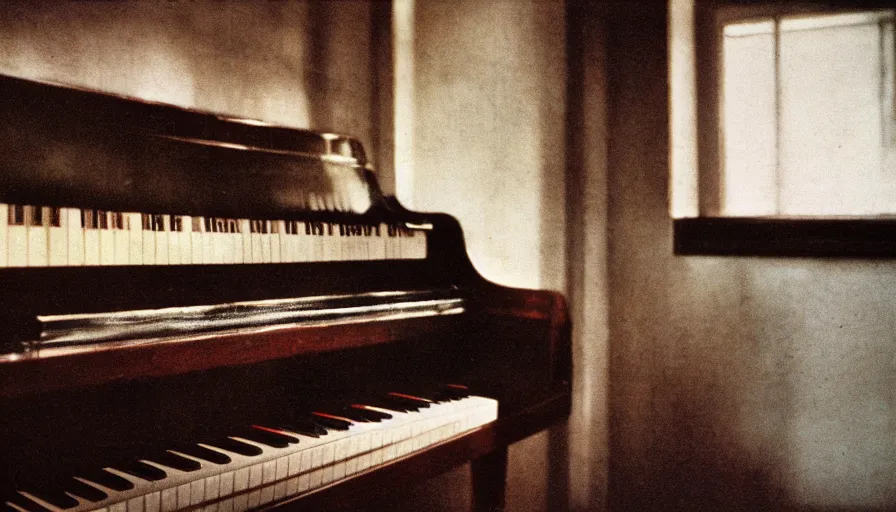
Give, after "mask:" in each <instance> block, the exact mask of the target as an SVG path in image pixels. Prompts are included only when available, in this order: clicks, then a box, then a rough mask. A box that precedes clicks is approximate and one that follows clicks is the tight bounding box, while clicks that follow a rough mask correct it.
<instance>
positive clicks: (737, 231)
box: [670, 0, 896, 256]
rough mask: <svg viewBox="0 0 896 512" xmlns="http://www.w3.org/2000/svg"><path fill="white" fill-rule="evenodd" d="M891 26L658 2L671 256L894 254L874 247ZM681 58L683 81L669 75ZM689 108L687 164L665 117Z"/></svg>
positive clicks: (775, 9) (892, 168)
mask: <svg viewBox="0 0 896 512" xmlns="http://www.w3.org/2000/svg"><path fill="white" fill-rule="evenodd" d="M688 9H690V13H689V12H687V10H688ZM682 10H684V11H686V12H684V13H682ZM894 20H896V11H894V10H893V9H865V10H851V11H848V10H834V9H831V8H822V7H818V6H814V7H812V6H810V7H806V6H805V5H802V6H799V7H796V6H794V5H792V4H783V5H780V4H774V5H772V4H768V5H766V4H755V3H750V4H744V3H742V2H718V1H712V0H706V1H698V3H697V4H696V6H694V4H693V2H692V1H687V0H681V1H677V0H673V1H672V2H670V83H671V87H672V89H673V90H672V92H671V101H672V109H673V113H672V127H671V129H672V132H673V133H672V135H673V141H672V148H673V149H672V153H673V154H672V155H671V157H672V158H671V160H672V162H673V166H675V165H678V167H679V169H677V170H675V169H673V180H672V207H673V216H675V217H679V218H681V220H679V221H676V250H677V251H678V252H679V253H685V254H691V253H711V254H774V255H785V254H796V255H832V256H833V255H896V248H887V247H886V246H887V245H896V244H888V243H885V241H884V240H881V239H880V237H881V236H882V235H886V236H891V237H896V228H894V224H896V220H894V219H896V71H894V69H896V37H894ZM686 23H690V25H689V27H684V28H683V27H682V24H686ZM676 24H677V25H678V26H676ZM688 30H690V31H693V32H692V33H689V32H688ZM687 44H690V45H691V46H692V47H693V48H691V50H690V54H688V53H687V51H685V50H686V48H683V47H684V46H686V45H687ZM686 59H691V60H692V62H685V64H686V65H685V66H683V67H684V68H688V66H690V68H689V69H685V71H689V72H690V73H691V74H692V75H691V76H690V77H685V78H682V77H681V76H676V73H679V75H680V73H681V69H678V70H676V66H678V67H679V68H681V67H682V62H683V61H685V60H686ZM689 80H692V83H691V84H690V85H691V90H692V91H697V93H696V94H691V95H690V98H689V97H688V96H687V95H682V94H681V89H682V88H684V89H687V85H688V84H689ZM683 85H684V87H683ZM676 87H677V88H678V89H679V91H678V94H676V90H675V89H676ZM695 96H696V98H697V104H696V105H695V106H693V107H691V108H693V112H692V114H693V115H692V116H691V117H692V119H693V121H694V122H695V124H696V127H695V128H694V129H693V130H692V131H691V132H690V133H691V134H692V137H693V136H694V135H693V134H699V137H696V141H694V143H693V144H691V150H692V151H694V152H695V153H696V155H695V156H692V157H691V158H690V159H688V158H682V157H681V155H676V151H678V152H679V153H681V152H682V148H685V149H687V146H688V144H687V142H688V141H685V143H684V144H682V143H681V140H679V141H678V142H676V140H675V137H676V136H678V137H679V139H680V138H681V137H682V135H683V134H684V135H685V136H686V135H687V133H688V132H687V131H686V130H683V129H682V125H683V124H685V122H686V121H687V120H688V116H687V115H682V114H681V113H679V114H678V115H676V113H675V109H679V110H681V109H682V108H685V109H687V108H688V107H687V106H686V105H685V106H683V105H682V103H683V102H684V103H686V102H687V101H693V97H695ZM676 123H677V124H678V126H676ZM688 164H690V169H689V170H684V171H683V170H682V169H681V167H682V166H687V165H688ZM688 171H689V172H690V173H691V175H692V177H691V178H689V177H688ZM682 189H685V190H684V191H682ZM683 197H684V198H685V199H686V200H687V201H690V202H691V203H696V204H690V205H688V204H683V203H685V202H687V201H685V200H683V199H682V198H683ZM859 232H869V233H872V232H873V234H874V237H876V238H877V239H876V240H870V241H868V242H865V241H863V239H864V237H863V236H861V235H860V233H859ZM889 239H890V240H892V239H894V238H889ZM869 244H870V245H869ZM714 246H715V247H714Z"/></svg>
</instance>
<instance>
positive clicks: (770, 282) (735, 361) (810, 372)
mask: <svg viewBox="0 0 896 512" xmlns="http://www.w3.org/2000/svg"><path fill="white" fill-rule="evenodd" d="M608 23H609V24H608V27H609V36H608V44H607V52H608V59H607V67H608V69H609V70H612V72H611V73H610V74H609V76H610V80H609V92H608V111H609V116H608V125H609V126H610V127H611V129H610V137H609V152H608V154H609V157H608V163H609V165H608V169H609V179H608V187H609V191H610V196H609V197H610V200H609V219H610V221H609V222H610V227H609V233H610V236H609V241H610V248H609V254H610V258H609V262H610V316H609V322H610V333H611V336H610V340H611V342H610V354H611V359H610V371H611V376H610V385H611V394H610V401H611V403H610V409H611V419H610V428H611V435H610V439H611V442H610V445H611V446H610V450H611V459H610V508H611V509H612V510H819V511H834V510H893V508H894V505H896V479H894V475H896V466H894V464H896V462H894V461H896V378H894V362H896V337H894V336H896V334H894V333H896V315H894V310H893V308H892V304H893V303H894V301H896V273H894V265H893V262H890V261H865V260H836V259H829V260H813V259H797V258H747V257H743V258H741V257H723V258H718V257H681V256H675V255H673V254H672V221H671V219H670V216H669V212H668V177H669V174H668V173H669V169H668V149H669V147H668V138H669V137H668V125H669V123H668V121H669V119H668V116H667V114H666V113H667V112H668V87H667V76H666V32H665V27H666V12H665V6H664V5H663V4H662V3H658V4H655V6H654V8H653V9H645V8H643V6H641V5H639V6H638V8H634V7H632V6H629V5H624V4H621V3H620V4H614V8H613V9H611V12H610V16H609V21H608Z"/></svg>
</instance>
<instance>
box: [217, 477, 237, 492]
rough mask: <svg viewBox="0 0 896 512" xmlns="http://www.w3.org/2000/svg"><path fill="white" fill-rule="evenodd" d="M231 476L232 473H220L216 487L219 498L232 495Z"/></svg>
mask: <svg viewBox="0 0 896 512" xmlns="http://www.w3.org/2000/svg"><path fill="white" fill-rule="evenodd" d="M233 476H234V472H233V471H228V472H226V473H221V479H220V482H219V487H218V493H219V494H218V495H219V496H221V497H224V496H230V495H231V494H233Z"/></svg>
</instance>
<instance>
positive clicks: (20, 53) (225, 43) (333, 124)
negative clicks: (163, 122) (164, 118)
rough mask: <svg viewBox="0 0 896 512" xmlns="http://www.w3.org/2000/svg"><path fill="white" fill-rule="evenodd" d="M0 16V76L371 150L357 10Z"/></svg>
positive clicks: (252, 7)
mask: <svg viewBox="0 0 896 512" xmlns="http://www.w3.org/2000/svg"><path fill="white" fill-rule="evenodd" d="M2 11H3V12H2V16H0V72H3V73H8V74H12V75H16V76H22V77H26V78H36V79H43V80H51V81H58V82H62V83H70V84H76V85H82V86H85V87H90V88H97V89H101V90H106V91H111V92H116V93H120V94H126V95H132V96H138V97H142V98H147V99H152V100H156V101H162V102H166V103H173V104H176V105H181V106H186V107H194V108H199V109H204V110H211V111H215V112H221V113H228V114H233V115H237V116H244V117H251V118H257V119H262V120H265V121H269V122H275V123H280V124H284V125H288V126H296V127H303V128H313V129H320V130H335V131H341V132H348V133H350V134H353V135H356V136H358V137H359V138H361V139H362V142H364V143H365V144H366V145H367V146H368V147H370V144H371V142H373V139H372V137H371V131H372V126H371V125H372V122H373V116H372V114H373V109H372V107H371V101H372V90H373V89H372V87H373V86H372V83H373V81H374V80H375V75H374V73H373V69H372V67H373V65H372V60H371V50H370V45H371V27H370V12H371V6H370V4H368V3H365V2H326V3H313V4H312V3H306V2H287V3H257V4H256V3H251V4H250V3H241V2H234V3H230V2H225V3H224V5H220V4H218V3H215V4H207V3H205V4H204V3H199V4H194V3H190V4H183V3H170V2H168V3H142V2H141V3H137V2H134V3H131V2H128V3H107V2H100V3H90V2H78V3H27V4H25V3H21V4H20V3H14V4H4V5H3V7H2Z"/></svg>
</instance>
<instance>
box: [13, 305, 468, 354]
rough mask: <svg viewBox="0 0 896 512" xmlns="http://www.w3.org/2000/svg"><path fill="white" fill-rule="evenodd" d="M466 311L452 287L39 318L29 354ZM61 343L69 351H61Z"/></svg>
mask: <svg viewBox="0 0 896 512" xmlns="http://www.w3.org/2000/svg"><path fill="white" fill-rule="evenodd" d="M463 312H464V298H463V296H462V295H461V293H460V292H459V291H458V290H454V289H449V290H423V291H409V292H399V291H393V292H371V293H364V294H357V295H339V296H325V297H302V298H296V299H276V300H266V301H255V302H237V303H233V304H220V305H214V306H192V307H181V308H167V309H162V310H145V311H119V312H113V313H89V314H73V315H52V316H38V317H37V320H38V321H39V322H40V324H41V328H42V330H41V335H40V339H39V340H36V341H34V342H32V343H30V344H29V345H28V349H29V354H31V355H34V354H37V355H39V356H42V357H43V356H51V357H52V356H56V355H59V354H61V353H74V352H77V351H79V350H96V348H97V347H96V346H95V344H97V343H104V344H108V343H109V342H126V341H127V340H137V341H136V343H155V342H158V341H162V340H165V341H166V342H168V343H170V342H172V341H176V338H175V337H176V336H185V335H188V334H196V333H211V332H214V333H218V334H224V333H233V332H234V331H235V330H239V332H240V333H247V332H250V330H253V329H264V330H268V331H269V330H271V329H274V328H284V327H296V326H324V325H330V324H334V323H338V324H343V325H344V324H353V323H354V324H356V323H361V322H374V321H384V320H398V319H408V318H421V317H427V316H436V315H456V314H460V313H463ZM133 343H135V342H131V343H129V344H133ZM107 346H108V345H107ZM63 347H66V349H65V350H61V349H62V348H63ZM0 359H2V356H0Z"/></svg>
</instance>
